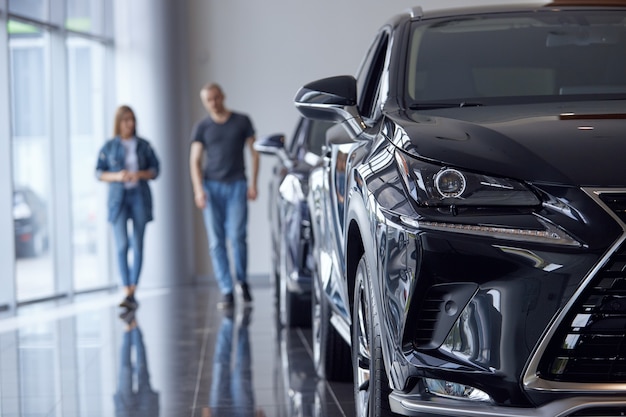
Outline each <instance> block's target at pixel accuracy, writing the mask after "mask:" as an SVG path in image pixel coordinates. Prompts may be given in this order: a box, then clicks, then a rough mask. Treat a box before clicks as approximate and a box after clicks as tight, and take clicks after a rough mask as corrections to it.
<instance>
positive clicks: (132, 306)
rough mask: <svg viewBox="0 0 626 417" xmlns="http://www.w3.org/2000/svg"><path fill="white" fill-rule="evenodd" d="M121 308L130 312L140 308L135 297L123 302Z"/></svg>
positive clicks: (125, 299)
mask: <svg viewBox="0 0 626 417" xmlns="http://www.w3.org/2000/svg"><path fill="white" fill-rule="evenodd" d="M120 307H124V308H127V309H129V310H135V309H136V308H137V307H139V304H137V300H135V297H134V296H132V295H130V296H127V297H125V298H124V299H123V300H122V302H121V303H120Z"/></svg>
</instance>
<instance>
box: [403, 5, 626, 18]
mask: <svg viewBox="0 0 626 417" xmlns="http://www.w3.org/2000/svg"><path fill="white" fill-rule="evenodd" d="M555 7H558V8H562V7H567V8H606V7H620V8H621V7H625V8H626V0H593V1H590V0H554V1H551V2H545V1H544V2H536V3H509V4H500V5H475V6H466V7H452V8H434V9H428V10H424V9H422V7H420V6H417V7H414V8H411V9H408V10H406V11H405V12H404V13H401V14H400V15H399V16H397V17H398V18H400V19H401V20H404V19H406V17H407V15H408V16H409V17H410V18H413V19H432V18H439V17H450V16H462V15H472V14H481V13H498V12H511V11H528V10H539V9H545V8H555ZM392 20H396V19H392Z"/></svg>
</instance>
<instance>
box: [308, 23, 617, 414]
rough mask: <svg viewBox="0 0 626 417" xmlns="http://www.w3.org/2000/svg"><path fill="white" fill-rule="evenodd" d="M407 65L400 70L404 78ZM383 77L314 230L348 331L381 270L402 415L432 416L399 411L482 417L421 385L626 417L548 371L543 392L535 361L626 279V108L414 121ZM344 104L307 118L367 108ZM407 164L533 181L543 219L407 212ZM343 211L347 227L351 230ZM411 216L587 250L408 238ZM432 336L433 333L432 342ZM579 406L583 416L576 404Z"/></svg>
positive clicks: (468, 110)
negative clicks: (622, 266)
mask: <svg viewBox="0 0 626 417" xmlns="http://www.w3.org/2000/svg"><path fill="white" fill-rule="evenodd" d="M399 22H400V21H399V20H392V21H391V23H390V25H389V26H387V27H386V29H385V28H384V29H383V30H382V31H385V30H388V31H391V29H392V28H393V29H397V34H396V35H394V36H397V37H398V38H394V37H392V38H391V40H390V42H389V43H390V45H391V49H392V52H391V56H392V57H393V56H397V55H400V54H397V53H396V52H397V51H398V50H400V49H401V48H402V47H404V46H405V41H404V40H403V39H402V36H403V34H404V32H403V28H402V25H403V23H399ZM405 26H406V24H405ZM394 59H397V58H392V59H391V63H390V65H389V67H387V68H402V66H401V65H399V64H398V63H397V62H394ZM385 76H386V77H387V79H386V82H388V83H389V86H388V87H389V95H388V97H387V103H386V105H385V107H384V108H383V109H382V111H381V114H380V115H379V116H380V117H378V118H372V119H368V120H366V124H365V125H364V126H363V129H362V131H360V132H359V131H358V130H356V129H355V126H358V124H359V122H358V115H356V116H355V115H353V114H350V112H349V111H346V110H342V113H339V112H337V113H335V114H336V115H337V114H341V115H342V116H341V119H343V120H344V122H343V127H344V128H345V130H343V129H335V128H334V129H331V130H330V131H329V135H328V144H329V148H330V151H331V155H330V161H329V163H328V164H327V165H325V166H324V167H320V168H318V169H316V170H315V171H314V172H313V173H312V175H311V190H310V194H309V195H310V198H309V204H310V205H311V210H312V211H316V210H318V211H319V213H318V215H317V216H314V219H313V224H314V231H315V232H316V233H317V234H318V235H319V237H320V238H319V239H318V235H316V245H317V246H319V247H318V248H317V250H318V251H319V252H322V253H323V254H324V255H325V256H326V257H327V258H328V259H330V260H332V262H331V263H330V264H327V265H318V268H320V275H321V277H320V279H321V280H322V281H323V288H324V290H325V293H326V296H327V299H328V300H330V301H331V302H330V304H331V307H332V308H333V310H334V312H335V314H337V315H338V316H340V317H343V319H344V321H345V323H346V324H347V325H348V326H350V325H354V323H353V320H354V317H352V316H351V304H352V302H353V301H354V300H353V299H352V295H353V294H352V286H353V285H354V281H353V280H354V273H355V268H356V262H357V261H358V257H359V256H360V254H364V255H365V256H366V258H368V263H369V265H370V267H371V269H372V270H373V274H374V275H373V276H372V280H373V283H374V285H373V290H374V304H375V305H377V306H379V308H380V309H381V314H380V317H382V319H381V321H382V323H381V326H380V329H381V333H382V334H381V340H382V350H383V360H384V363H385V367H386V371H387V377H388V378H389V383H390V387H391V388H392V389H393V393H392V395H391V396H392V397H393V402H395V404H396V409H395V411H396V412H399V411H402V412H403V413H406V414H407V415H418V414H419V413H418V414H414V413H416V412H415V411H411V409H409V408H402V407H400V406H399V404H400V403H401V401H409V402H411V401H415V402H416V403H420V402H423V403H424V404H429V403H430V404H431V405H432V407H433V409H432V410H431V412H432V415H459V414H454V413H455V412H457V413H459V412H460V411H459V410H460V409H465V412H467V413H468V414H464V415H477V414H479V413H480V412H481V410H483V411H484V409H480V408H477V409H475V410H474V409H473V407H474V404H473V403H471V402H463V401H455V400H441V399H439V398H438V399H434V398H433V397H432V396H430V395H428V393H427V392H426V391H425V390H424V388H423V386H422V385H421V383H420V382H419V380H420V378H422V377H432V378H437V379H443V380H451V381H456V382H459V383H466V384H469V385H472V386H474V387H477V388H480V389H483V390H486V391H488V393H489V394H490V395H491V396H492V398H493V400H494V401H495V402H496V405H497V406H499V407H503V408H502V410H504V409H506V408H507V407H511V408H512V409H514V410H518V411H511V412H513V413H515V412H519V413H520V414H519V415H526V414H525V411H523V410H524V409H526V408H527V412H528V414H527V415H540V414H533V413H534V411H533V410H541V411H537V412H541V413H545V414H541V415H548V414H549V413H550V412H552V411H551V410H555V411H554V412H555V413H556V412H565V411H563V410H565V409H567V407H574V408H576V409H583V408H585V407H588V408H591V407H594V406H596V407H598V410H604V411H597V412H598V413H610V412H616V413H620V412H623V411H624V410H626V396H624V393H623V391H622V390H621V385H613V386H610V385H609V386H606V385H604V384H599V385H594V384H593V383H592V384H591V385H585V384H580V383H581V382H587V381H578V382H579V384H578V385H576V384H572V385H568V383H565V382H563V383H562V384H560V383H559V381H558V380H557V381H553V382H543V383H540V384H537V382H536V381H535V380H533V378H534V377H533V375H532V374H533V372H535V371H536V372H537V374H538V375H539V378H541V374H540V370H541V369H545V367H546V366H548V365H546V364H545V363H543V361H539V365H537V367H536V369H535V368H533V367H535V366H536V364H535V362H536V358H535V356H537V355H539V354H540V353H541V352H547V351H542V349H544V348H545V346H544V341H545V340H548V339H549V337H550V336H551V335H553V334H558V332H559V327H560V326H561V325H563V324H567V320H568V318H567V317H566V315H565V312H566V311H567V309H569V308H571V307H572V305H573V304H575V302H574V301H576V300H578V299H583V298H584V294H583V293H582V291H583V289H586V288H587V287H589V286H590V285H591V280H592V279H593V278H594V275H598V276H599V275H600V272H599V271H602V270H603V269H610V268H614V267H617V265H619V262H620V261H619V259H621V258H619V256H620V255H615V256H613V257H611V258H609V257H608V256H607V254H609V253H610V252H612V251H613V250H614V249H615V248H616V247H617V246H619V245H620V244H621V242H622V241H623V236H624V233H625V232H626V229H625V226H624V223H623V220H624V219H623V218H622V221H618V220H617V217H618V216H617V215H616V214H615V213H613V212H612V211H611V210H608V209H607V206H606V204H605V202H604V201H601V198H600V197H597V194H598V193H600V194H602V195H603V196H605V195H607V192H606V191H607V190H608V189H609V188H611V191H619V192H621V193H624V192H626V184H625V183H626V175H625V174H626V164H624V163H623V155H624V149H625V146H626V145H625V144H624V140H626V137H625V135H626V129H625V124H624V120H625V118H624V108H625V107H624V97H622V98H621V99H617V100H614V101H606V100H601V101H595V102H594V101H582V100H573V101H562V102H540V103H535V104H519V105H513V104H505V105H494V106H489V105H485V106H476V107H458V108H447V109H436V110H423V111H411V110H404V109H403V106H402V105H401V100H400V99H399V98H398V96H397V95H396V92H397V91H398V89H399V88H400V87H398V85H399V82H398V80H396V79H395V78H396V77H399V75H398V74H397V73H395V72H393V71H391V70H390V71H389V72H388V73H386V74H385ZM343 81H344V82H345V81H346V79H345V78H344V79H343ZM320 85H324V83H323V82H322V83H317V84H309V85H307V86H305V87H303V88H302V89H301V90H300V92H299V93H298V95H297V96H296V103H297V104H298V107H299V110H301V112H302V113H303V114H304V115H305V116H307V117H322V118H328V117H330V116H326V115H324V114H323V113H324V111H323V110H320V108H319V107H317V106H311V107H310V108H308V107H306V105H302V103H304V102H306V101H307V100H309V99H310V98H311V97H315V88H314V87H317V86H320ZM322 91H323V90H322ZM333 91H334V90H332V89H329V91H326V92H331V93H332V92H333ZM343 91H344V94H346V100H342V98H341V95H340V94H339V95H338V96H339V97H333V98H332V100H328V97H329V96H327V95H324V94H321V95H320V96H318V97H317V98H315V99H311V101H310V103H316V104H329V103H332V104H333V105H336V106H340V105H342V104H341V103H343V105H344V106H349V103H350V102H352V101H356V100H353V99H352V98H351V97H350V94H351V93H350V92H351V89H350V88H346V87H344V88H343ZM345 92H348V93H345ZM571 113H575V114H576V115H579V117H571V115H570V114H571ZM581 115H582V116H581ZM335 117H337V116H335ZM355 131H356V132H357V134H356V135H355V134H354V132H355ZM400 150H402V152H407V153H408V154H410V155H413V156H414V157H416V158H420V159H424V160H427V161H430V162H436V163H437V164H440V165H441V166H452V167H459V168H462V169H465V170H470V171H473V172H484V173H488V174H491V175H497V176H501V177H506V178H512V179H517V180H522V181H524V183H525V184H526V185H527V186H528V187H529V188H530V189H531V190H532V191H533V192H534V193H536V195H537V196H539V197H540V200H541V201H542V205H541V206H539V207H535V208H531V209H528V208H526V209H517V210H515V209H510V210H501V211H496V210H490V209H488V208H486V209H485V208H483V209H472V208H460V209H457V210H443V209H441V208H432V207H426V208H424V207H418V206H417V205H416V204H415V203H414V202H412V201H411V199H409V198H407V195H406V190H405V188H404V184H403V181H402V179H401V177H400V175H399V173H398V168H397V165H396V162H395V160H394V153H395V152H400ZM338 155H345V157H346V159H347V162H346V168H345V172H346V173H347V174H348V175H347V176H346V188H345V193H343V196H344V197H345V202H344V203H340V201H339V200H338V198H337V195H338V191H337V182H336V177H335V175H336V174H335V173H336V166H337V161H338ZM620 204H621V203H620ZM344 206H345V207H346V208H347V209H346V212H345V217H343V216H341V215H340V213H341V208H342V207H344ZM618 206H619V205H618ZM402 216H406V217H410V218H415V219H418V220H420V221H423V220H430V221H438V222H444V223H457V224H470V225H474V224H475V225H494V226H498V225H506V226H507V227H512V228H515V227H519V228H522V229H534V228H538V227H540V226H539V224H540V222H541V221H547V222H549V223H552V224H554V225H558V226H559V227H561V228H562V229H564V230H566V231H567V232H568V233H569V234H570V235H571V236H573V237H574V238H575V239H576V240H577V241H578V242H580V245H579V246H559V245H554V244H546V243H536V242H523V241H510V240H506V239H502V240H498V239H494V238H492V237H485V236H473V235H468V234H465V233H462V232H443V231H436V230H428V229H422V228H419V227H417V226H412V225H411V224H407V223H406V221H404V220H403V219H402ZM327 263H328V262H327ZM613 264H615V265H616V266H612V265H613ZM607 274H608V275H607V276H611V271H610V270H609V271H607ZM594 285H595V284H594ZM442 297H444V304H443V306H444V308H443V309H442V310H440V311H439V312H438V313H436V314H437V315H438V316H437V317H435V318H433V317H432V316H430V317H429V316H428V314H430V313H432V311H430V313H429V309H428V308H426V307H427V306H428V304H429V303H441V302H442V301H441V298H442ZM496 299H497V300H496ZM496 305H497V307H498V308H495V307H494V306H496ZM468 306H469V308H471V309H472V311H474V313H473V314H474V315H473V316H472V318H471V320H472V322H471V325H472V326H473V327H472V328H473V329H475V330H476V331H477V332H476V335H475V339H474V345H473V346H470V347H469V349H470V353H471V355H470V356H463V355H459V354H458V352H457V353H454V352H452V351H449V350H446V349H444V348H443V344H444V341H445V340H444V339H445V337H446V336H447V335H448V334H449V332H450V329H451V328H452V325H453V323H454V322H455V321H456V320H458V319H459V315H460V314H461V312H463V311H464V310H465V309H467V308H468ZM569 320H571V317H570V318H569ZM433 322H434V327H433V328H432V329H430V328H429V329H425V328H424V326H425V323H433ZM335 325H336V324H335ZM561 327H562V326H561ZM424 331H426V333H425V334H422V333H423V332H424ZM622 337H624V335H622ZM551 349H553V350H552V351H554V347H552V348H551ZM548 353H549V352H548ZM548 353H546V354H548ZM545 378H550V377H549V376H547V375H546V376H545ZM594 382H596V381H594ZM616 382H626V381H616ZM542 384H543V385H542ZM551 387H554V388H551ZM574 398H579V399H580V400H579V401H580V402H579V403H576V404H573V403H571V402H570V401H571V400H572V399H574ZM585 401H586V402H588V403H587V404H586V405H581V404H585ZM438 404H439V405H441V406H442V408H441V409H440V410H439V411H438V410H437V405H438ZM464 404H465V405H464ZM448 407H454V408H448ZM552 407H554V408H552ZM611 407H614V408H611ZM574 408H572V411H571V412H574ZM422 410H423V409H422ZM446 410H448V411H446ZM472 410H473V411H472ZM619 410H621V411H619ZM494 412H495V411H494ZM470 413H476V414H470ZM419 415H426V414H419ZM428 415H431V414H428ZM516 415H517V414H516ZM559 415H561V414H559ZM562 415H570V414H562ZM594 415H595V414H594ZM611 415H619V414H611Z"/></svg>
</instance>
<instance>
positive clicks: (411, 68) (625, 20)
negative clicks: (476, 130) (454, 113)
mask: <svg viewBox="0 0 626 417" xmlns="http://www.w3.org/2000/svg"><path fill="white" fill-rule="evenodd" d="M598 62H610V63H611V65H597V63H598ZM406 73H407V78H406V85H407V95H408V98H409V101H412V102H419V101H439V100H463V101H468V100H467V99H474V100H476V102H478V103H483V102H484V99H485V98H503V97H561V98H562V96H567V95H580V94H583V95H584V94H616V93H617V94H626V15H625V12H624V11H619V10H612V11H606V12H591V11H568V12H563V11H561V12H558V13H550V12H549V11H545V12H533V13H532V14H523V13H516V14H511V15H503V14H501V15H492V16H476V17H474V16H472V17H471V18H456V19H449V20H443V19H442V20H433V21H429V22H415V23H414V25H413V29H412V35H411V39H410V46H409V59H408V68H407V72H406ZM512 101H513V100H512Z"/></svg>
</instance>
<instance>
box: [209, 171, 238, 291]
mask: <svg viewBox="0 0 626 417" xmlns="http://www.w3.org/2000/svg"><path fill="white" fill-rule="evenodd" d="M204 190H205V192H206V195H207V205H206V207H205V209H204V210H203V214H204V224H205V226H206V230H207V235H208V239H209V249H210V252H211V262H212V264H213V273H214V274H215V278H216V280H217V284H218V285H219V287H220V290H221V292H222V294H228V293H232V292H233V280H232V277H231V274H230V263H229V260H228V251H227V247H226V240H227V239H228V241H229V243H230V246H231V249H232V254H233V258H234V259H233V261H234V264H235V273H236V275H237V281H238V282H240V283H243V282H246V274H247V267H248V243H247V225H248V195H247V193H248V185H247V182H246V180H238V181H233V182H221V181H205V182H204Z"/></svg>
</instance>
